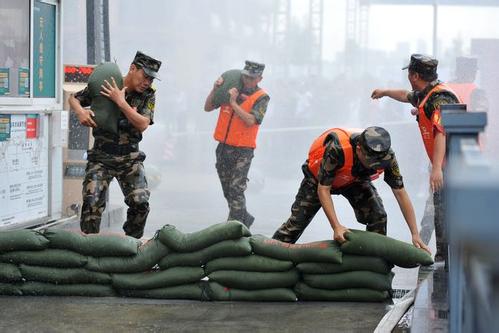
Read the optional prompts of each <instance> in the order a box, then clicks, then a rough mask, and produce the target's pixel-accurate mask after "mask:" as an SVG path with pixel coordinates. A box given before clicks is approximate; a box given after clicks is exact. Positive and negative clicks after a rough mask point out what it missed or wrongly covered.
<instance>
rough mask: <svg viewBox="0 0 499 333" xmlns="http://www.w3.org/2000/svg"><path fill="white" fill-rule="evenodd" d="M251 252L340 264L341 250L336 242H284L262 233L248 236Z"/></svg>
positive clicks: (271, 256) (289, 258)
mask: <svg viewBox="0 0 499 333" xmlns="http://www.w3.org/2000/svg"><path fill="white" fill-rule="evenodd" d="M250 243H251V247H252V248H253V252H254V253H256V254H259V255H262V256H266V257H270V258H274V259H279V260H285V261H292V262H294V263H300V262H330V263H337V264H341V251H340V247H339V245H338V243H337V242H335V241H333V240H325V241H320V242H312V243H305V244H290V243H284V242H281V241H278V240H275V239H270V238H267V237H265V236H262V235H254V236H252V237H250Z"/></svg>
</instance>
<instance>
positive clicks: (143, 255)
mask: <svg viewBox="0 0 499 333" xmlns="http://www.w3.org/2000/svg"><path fill="white" fill-rule="evenodd" d="M168 252H169V250H168V248H167V247H166V246H164V245H163V243H161V242H160V241H159V240H158V239H157V238H152V239H150V240H149V241H147V243H145V244H143V245H141V246H140V247H139V250H138V252H137V254H136V255H134V256H128V257H100V258H95V257H88V263H87V265H86V266H85V268H86V269H88V270H91V271H95V272H104V273H135V272H144V271H147V270H150V269H151V268H152V267H154V266H155V265H157V264H158V263H159V261H160V260H161V258H163V257H164V256H166V255H167V254H168Z"/></svg>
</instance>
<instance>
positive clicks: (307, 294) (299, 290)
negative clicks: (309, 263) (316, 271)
mask: <svg viewBox="0 0 499 333" xmlns="http://www.w3.org/2000/svg"><path fill="white" fill-rule="evenodd" d="M294 291H295V293H296V296H297V297H298V300H299V301H345V302H383V301H385V300H386V299H387V298H388V296H389V294H388V292H387V291H379V290H372V289H366V288H355V289H353V288H352V289H338V290H327V289H317V288H312V287H309V286H307V285H306V284H305V283H303V282H300V283H298V284H297V285H296V286H295V288H294Z"/></svg>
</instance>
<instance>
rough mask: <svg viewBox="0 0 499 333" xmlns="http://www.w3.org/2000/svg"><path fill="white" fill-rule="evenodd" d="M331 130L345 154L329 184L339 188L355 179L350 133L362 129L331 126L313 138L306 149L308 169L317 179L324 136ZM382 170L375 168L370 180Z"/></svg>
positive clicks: (324, 147) (376, 176) (322, 154)
mask: <svg viewBox="0 0 499 333" xmlns="http://www.w3.org/2000/svg"><path fill="white" fill-rule="evenodd" d="M333 132H334V133H336V135H337V136H338V139H339V141H340V145H341V148H342V149H343V154H344V155H345V164H343V166H342V167H341V168H340V169H339V170H338V171H337V172H336V174H335V175H334V180H333V183H332V184H331V188H333V189H339V188H342V187H345V186H348V185H350V184H352V183H353V182H355V181H356V180H357V177H355V176H353V175H352V168H353V160H354V158H353V150H354V148H355V147H352V145H351V144H350V138H351V136H352V134H354V133H360V132H362V130H361V129H357V128H347V129H342V128H331V129H328V130H327V131H325V132H324V133H322V134H321V135H320V136H319V137H318V138H317V139H315V140H314V142H313V143H312V145H311V146H310V150H309V151H308V169H309V170H310V172H311V173H312V174H313V175H314V177H315V179H317V177H318V175H319V169H320V166H321V164H322V159H323V158H324V151H325V150H326V146H325V145H324V141H325V140H326V137H327V136H328V135H329V134H330V133H333ZM383 171H384V169H377V170H376V173H375V174H374V175H371V180H375V179H377V178H378V177H379V176H380V175H381V174H382V173H383Z"/></svg>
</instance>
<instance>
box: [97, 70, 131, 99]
mask: <svg viewBox="0 0 499 333" xmlns="http://www.w3.org/2000/svg"><path fill="white" fill-rule="evenodd" d="M126 88H127V87H123V89H120V88H118V85H117V84H116V81H115V80H114V77H111V83H109V81H107V80H104V84H103V85H101V91H100V93H101V95H103V96H106V97H107V98H109V99H110V100H112V101H113V102H114V103H116V104H117V105H120V103H121V102H123V101H125V91H126Z"/></svg>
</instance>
